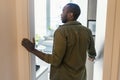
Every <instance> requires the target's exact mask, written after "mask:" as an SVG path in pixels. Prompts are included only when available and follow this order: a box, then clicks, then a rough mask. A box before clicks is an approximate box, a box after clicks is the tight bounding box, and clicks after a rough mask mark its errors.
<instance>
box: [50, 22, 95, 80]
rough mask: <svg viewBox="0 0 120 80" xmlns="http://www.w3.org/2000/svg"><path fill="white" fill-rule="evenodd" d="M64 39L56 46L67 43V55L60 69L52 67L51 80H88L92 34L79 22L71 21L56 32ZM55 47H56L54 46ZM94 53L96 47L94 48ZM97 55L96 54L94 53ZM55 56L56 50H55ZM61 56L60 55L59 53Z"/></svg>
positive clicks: (57, 42) (56, 43) (64, 56)
mask: <svg viewBox="0 0 120 80" xmlns="http://www.w3.org/2000/svg"><path fill="white" fill-rule="evenodd" d="M57 33H60V34H61V35H62V37H63V38H61V39H57V41H56V40H55V45H61V44H60V43H59V42H61V41H65V43H66V44H65V45H62V46H65V48H66V49H65V53H64V55H63V54H62V53H61V55H63V58H62V60H61V63H60V65H59V66H58V67H55V66H54V67H53V66H51V78H52V77H53V76H54V78H53V79H51V80H86V68H85V62H86V51H87V50H88V49H89V45H90V43H91V32H90V30H88V29H87V28H86V27H83V26H82V25H81V24H80V23H79V22H77V21H71V22H68V23H65V24H64V25H62V26H60V27H59V28H58V29H57V30H56V32H55V39H56V36H57V37H59V35H57ZM54 47H55V46H54ZM93 51H95V50H94V47H93ZM93 53H95V52H93ZM53 54H54V49H53ZM59 54H60V53H59Z"/></svg>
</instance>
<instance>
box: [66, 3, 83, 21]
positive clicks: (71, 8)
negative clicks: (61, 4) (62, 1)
mask: <svg viewBox="0 0 120 80" xmlns="http://www.w3.org/2000/svg"><path fill="white" fill-rule="evenodd" d="M67 5H69V7H68V8H69V12H72V13H73V16H74V20H77V18H78V17H79V15H80V13H81V10H80V7H79V6H78V5H77V4H75V3H68V4H67Z"/></svg>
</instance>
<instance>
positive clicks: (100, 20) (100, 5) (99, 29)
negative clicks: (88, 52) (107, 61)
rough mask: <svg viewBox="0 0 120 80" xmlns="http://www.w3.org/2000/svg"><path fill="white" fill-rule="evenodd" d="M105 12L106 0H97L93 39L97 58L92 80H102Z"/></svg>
mask: <svg viewBox="0 0 120 80" xmlns="http://www.w3.org/2000/svg"><path fill="white" fill-rule="evenodd" d="M106 12H107V0H98V1H97V19H96V39H95V47H96V52H97V57H96V61H95V64H94V80H102V75H103V51H104V40H105V29H106Z"/></svg>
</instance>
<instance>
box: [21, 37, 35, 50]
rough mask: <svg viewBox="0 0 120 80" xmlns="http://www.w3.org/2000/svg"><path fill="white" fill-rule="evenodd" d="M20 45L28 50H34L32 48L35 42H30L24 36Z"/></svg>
mask: <svg viewBox="0 0 120 80" xmlns="http://www.w3.org/2000/svg"><path fill="white" fill-rule="evenodd" d="M21 44H22V46H24V47H25V48H26V49H27V50H28V51H29V52H33V51H34V49H35V43H34V42H33V43H32V42H31V41H30V40H28V39H26V38H24V39H23V40H22V43H21Z"/></svg>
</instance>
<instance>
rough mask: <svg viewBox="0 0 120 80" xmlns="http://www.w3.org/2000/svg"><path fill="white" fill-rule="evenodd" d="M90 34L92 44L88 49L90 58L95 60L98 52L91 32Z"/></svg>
mask: <svg viewBox="0 0 120 80" xmlns="http://www.w3.org/2000/svg"><path fill="white" fill-rule="evenodd" d="M89 34H90V43H89V47H88V56H89V57H90V58H95V56H96V50H95V44H94V39H93V36H92V33H91V31H90V33H89Z"/></svg>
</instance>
